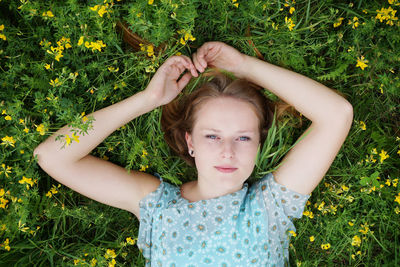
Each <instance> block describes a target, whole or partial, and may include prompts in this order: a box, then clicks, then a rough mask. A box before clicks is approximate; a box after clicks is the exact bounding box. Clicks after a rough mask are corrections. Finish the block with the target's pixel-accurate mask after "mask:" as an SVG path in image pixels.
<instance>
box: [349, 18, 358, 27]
mask: <svg viewBox="0 0 400 267" xmlns="http://www.w3.org/2000/svg"><path fill="white" fill-rule="evenodd" d="M348 24H349V25H352V26H351V27H352V28H353V29H355V28H357V27H358V25H360V23H359V22H358V18H357V17H354V18H353V21H351V20H349V23H348Z"/></svg>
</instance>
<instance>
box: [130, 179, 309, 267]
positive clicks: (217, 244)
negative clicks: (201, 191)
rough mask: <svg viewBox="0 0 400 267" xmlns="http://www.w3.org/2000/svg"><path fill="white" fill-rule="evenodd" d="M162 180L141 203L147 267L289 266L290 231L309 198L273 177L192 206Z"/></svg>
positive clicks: (141, 242)
mask: <svg viewBox="0 0 400 267" xmlns="http://www.w3.org/2000/svg"><path fill="white" fill-rule="evenodd" d="M155 175H156V176H157V177H158V178H159V179H160V181H161V184H160V185H159V187H158V188H157V189H156V190H155V191H153V192H151V193H150V194H148V195H147V196H146V197H144V198H143V199H142V200H140V202H139V206H140V227H139V237H138V243H137V245H138V247H139V249H140V251H141V252H142V253H143V256H144V257H145V258H146V266H163V267H172V266H174V267H189V266H190V267H197V266H213V267H214V266H235V267H236V266H246V267H248V266H286V265H289V264H288V260H289V252H288V247H289V239H290V235H289V233H288V231H289V230H292V231H296V228H295V226H294V225H293V223H292V219H293V218H300V217H301V216H302V214H303V210H304V206H305V203H306V201H307V199H308V198H309V197H310V195H303V194H299V193H296V192H294V191H291V190H290V189H288V188H287V187H285V186H283V185H280V184H278V183H277V182H276V181H275V180H274V177H273V175H272V173H269V174H267V175H265V176H264V177H263V178H261V179H259V180H257V182H255V183H254V184H253V185H252V186H251V187H250V188H248V184H247V183H244V185H243V188H242V189H241V190H239V191H237V192H235V193H231V194H227V195H224V196H221V197H217V198H213V199H208V200H200V201H197V202H189V201H188V200H186V199H184V198H182V196H181V193H180V188H179V187H178V186H174V185H171V184H169V183H167V182H164V181H163V179H162V178H161V177H160V176H159V175H158V174H157V173H156V174H155Z"/></svg>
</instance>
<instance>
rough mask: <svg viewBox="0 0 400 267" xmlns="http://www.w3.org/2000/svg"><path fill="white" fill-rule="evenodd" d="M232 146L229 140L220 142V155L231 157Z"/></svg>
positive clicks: (232, 152) (232, 154)
mask: <svg viewBox="0 0 400 267" xmlns="http://www.w3.org/2000/svg"><path fill="white" fill-rule="evenodd" d="M234 154H235V152H234V146H233V144H232V143H231V142H223V143H222V156H223V157H224V158H232V157H233V156H234Z"/></svg>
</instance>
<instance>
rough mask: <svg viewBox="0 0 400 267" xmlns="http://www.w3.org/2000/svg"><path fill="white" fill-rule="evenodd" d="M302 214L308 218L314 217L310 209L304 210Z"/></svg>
mask: <svg viewBox="0 0 400 267" xmlns="http://www.w3.org/2000/svg"><path fill="white" fill-rule="evenodd" d="M303 215H304V216H307V217H308V218H310V219H312V218H314V214H313V212H312V211H308V210H306V211H304V212H303Z"/></svg>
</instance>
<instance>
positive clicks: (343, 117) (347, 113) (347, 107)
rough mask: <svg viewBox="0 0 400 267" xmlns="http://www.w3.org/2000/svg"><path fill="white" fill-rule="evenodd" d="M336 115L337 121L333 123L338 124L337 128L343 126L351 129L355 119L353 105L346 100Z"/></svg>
mask: <svg viewBox="0 0 400 267" xmlns="http://www.w3.org/2000/svg"><path fill="white" fill-rule="evenodd" d="M335 113H336V115H335V116H334V118H335V119H334V120H333V121H331V122H334V123H336V125H337V126H340V125H341V126H345V127H346V128H349V129H350V128H351V125H352V123H353V117H354V114H353V106H352V105H351V103H350V102H348V101H347V100H345V102H344V104H343V105H340V106H339V107H338V109H337V111H336V112H335Z"/></svg>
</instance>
